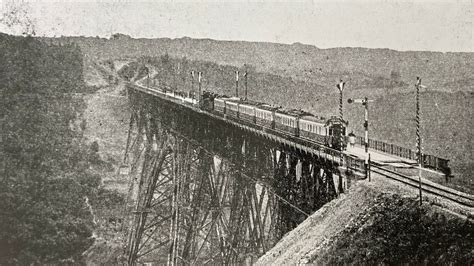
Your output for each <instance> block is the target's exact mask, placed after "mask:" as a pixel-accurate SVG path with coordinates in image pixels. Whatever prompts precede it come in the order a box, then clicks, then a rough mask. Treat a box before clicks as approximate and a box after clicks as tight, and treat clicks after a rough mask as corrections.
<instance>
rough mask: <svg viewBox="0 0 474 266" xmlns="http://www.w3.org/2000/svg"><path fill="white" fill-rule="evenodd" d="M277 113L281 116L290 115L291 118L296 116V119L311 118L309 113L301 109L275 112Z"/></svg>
mask: <svg viewBox="0 0 474 266" xmlns="http://www.w3.org/2000/svg"><path fill="white" fill-rule="evenodd" d="M277 112H278V113H281V114H285V115H291V116H298V117H301V116H312V114H311V113H308V112H306V111H303V110H301V109H283V108H281V109H278V110H277Z"/></svg>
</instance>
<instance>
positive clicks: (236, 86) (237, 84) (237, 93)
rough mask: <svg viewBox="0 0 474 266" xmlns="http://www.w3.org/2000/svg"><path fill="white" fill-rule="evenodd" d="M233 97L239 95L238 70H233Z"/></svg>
mask: <svg viewBox="0 0 474 266" xmlns="http://www.w3.org/2000/svg"><path fill="white" fill-rule="evenodd" d="M235 97H239V71H238V70H236V71H235Z"/></svg>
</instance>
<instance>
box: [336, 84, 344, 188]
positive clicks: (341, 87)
mask: <svg viewBox="0 0 474 266" xmlns="http://www.w3.org/2000/svg"><path fill="white" fill-rule="evenodd" d="M344 84H345V82H343V81H342V79H341V82H339V84H337V85H336V87H337V88H338V89H339V119H340V120H341V121H340V123H341V132H340V134H339V135H340V136H339V143H340V145H341V153H340V154H339V165H340V167H341V169H342V166H343V164H344V154H343V153H342V152H343V151H344V132H343V131H342V128H343V124H344V117H343V116H342V91H343V90H344ZM339 178H340V180H339V182H340V183H341V188H343V189H344V185H342V174H340V175H339Z"/></svg>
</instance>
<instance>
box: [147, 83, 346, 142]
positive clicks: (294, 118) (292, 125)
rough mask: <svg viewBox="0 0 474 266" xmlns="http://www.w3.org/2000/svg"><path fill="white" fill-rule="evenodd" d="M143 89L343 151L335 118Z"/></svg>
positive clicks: (342, 131) (342, 132)
mask: <svg viewBox="0 0 474 266" xmlns="http://www.w3.org/2000/svg"><path fill="white" fill-rule="evenodd" d="M147 89H150V90H153V91H155V92H157V93H160V94H163V95H164V96H166V97H171V98H174V99H176V100H179V101H182V102H183V103H184V104H188V105H194V106H196V107H198V108H200V109H202V110H204V111H207V112H212V113H215V114H218V115H220V116H223V117H225V118H227V119H232V120H236V121H238V122H243V123H246V124H249V123H250V124H254V125H257V126H260V127H262V128H263V129H264V130H265V129H270V130H274V131H278V132H282V133H284V134H289V135H292V136H295V137H299V138H302V139H307V140H309V141H312V142H316V143H318V144H322V145H325V146H328V147H330V148H333V149H336V150H343V149H344V148H345V147H346V144H347V143H346V142H347V130H346V127H347V121H344V120H343V121H341V119H339V118H338V117H335V116H332V117H330V118H325V117H321V116H316V115H313V114H311V113H308V112H305V111H302V110H297V109H284V108H282V107H281V106H273V105H269V104H266V103H261V102H256V101H250V100H244V99H241V98H238V97H228V96H225V95H218V94H215V93H212V92H208V91H203V92H202V94H201V95H195V93H193V92H182V91H177V90H175V89H173V88H170V87H167V86H166V87H162V88H158V87H147Z"/></svg>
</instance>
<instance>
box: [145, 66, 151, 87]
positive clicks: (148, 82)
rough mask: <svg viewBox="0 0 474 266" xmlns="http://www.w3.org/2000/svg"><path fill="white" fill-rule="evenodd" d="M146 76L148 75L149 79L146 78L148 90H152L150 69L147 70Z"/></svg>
mask: <svg viewBox="0 0 474 266" xmlns="http://www.w3.org/2000/svg"><path fill="white" fill-rule="evenodd" d="M146 75H147V78H146V87H147V88H150V70H149V69H148V67H147V68H146Z"/></svg>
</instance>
